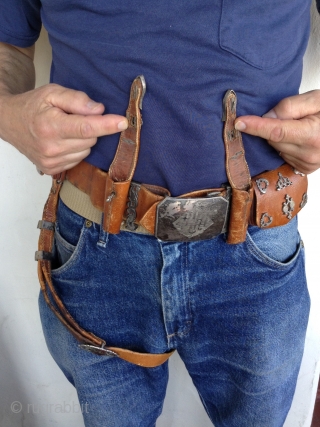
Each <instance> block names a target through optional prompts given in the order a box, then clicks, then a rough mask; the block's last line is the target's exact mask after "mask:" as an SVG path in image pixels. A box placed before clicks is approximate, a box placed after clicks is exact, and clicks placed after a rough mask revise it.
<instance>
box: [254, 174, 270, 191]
mask: <svg viewBox="0 0 320 427" xmlns="http://www.w3.org/2000/svg"><path fill="white" fill-rule="evenodd" d="M256 184H257V187H258V189H259V191H260V193H261V194H266V192H267V188H268V185H269V181H268V180H267V179H265V178H260V179H256Z"/></svg>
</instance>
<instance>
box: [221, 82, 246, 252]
mask: <svg viewBox="0 0 320 427" xmlns="http://www.w3.org/2000/svg"><path fill="white" fill-rule="evenodd" d="M223 107H224V117H223V120H224V122H225V124H224V130H223V140H224V145H225V150H226V172H227V176H228V181H229V183H230V185H231V187H232V201H231V210H230V218H229V228H228V238H227V242H228V243H231V244H237V243H241V242H244V241H245V239H246V232H247V227H248V221H249V217H250V209H251V205H252V200H253V189H252V185H251V176H250V172H249V167H248V164H247V162H246V159H245V154H244V147H243V143H242V137H241V133H240V132H239V131H238V130H236V129H235V127H234V121H235V119H236V107H237V96H236V94H235V92H234V91H233V90H228V91H227V92H226V94H225V96H224V99H223Z"/></svg>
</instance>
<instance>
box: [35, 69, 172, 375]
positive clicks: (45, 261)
mask: <svg viewBox="0 0 320 427" xmlns="http://www.w3.org/2000/svg"><path fill="white" fill-rule="evenodd" d="M144 92H145V83H144V78H143V76H139V77H137V78H136V79H135V80H134V82H133V84H132V87H131V92H130V101H129V107H128V110H127V118H128V121H129V127H128V129H127V130H126V131H123V132H122V133H121V136H120V143H119V147H118V150H117V154H116V156H115V159H114V161H113V163H112V165H111V167H110V171H109V174H107V184H106V200H108V198H110V197H111V195H112V194H114V196H113V197H111V200H110V201H112V203H109V202H108V201H107V202H106V204H105V210H104V213H105V215H106V216H107V219H106V222H105V224H106V227H107V229H109V230H110V232H112V231H111V230H115V231H117V226H118V224H117V221H115V219H114V218H115V217H116V215H117V211H118V210H119V209H120V210H121V209H125V206H126V202H127V194H126V191H127V188H128V189H129V186H130V181H131V179H132V176H133V173H134V170H135V166H136V162H137V158H138V152H139V145H140V129H141V125H142V118H141V114H140V109H141V106H142V99H143V95H144ZM64 178H65V173H63V174H60V175H57V176H54V177H53V182H52V187H51V191H50V194H49V197H48V200H47V202H46V204H45V207H44V211H43V216H42V221H40V222H39V225H38V227H39V228H40V229H41V232H40V237H39V250H38V251H37V252H36V260H37V261H38V276H39V281H40V286H41V290H42V292H43V295H44V298H45V301H46V303H47V304H48V305H49V307H50V308H51V310H52V311H53V312H54V314H55V315H56V316H57V317H58V319H59V320H60V321H61V322H62V323H63V324H64V326H65V327H66V328H67V329H68V330H69V332H70V333H71V334H72V335H73V336H74V337H75V338H76V339H77V340H78V341H79V343H80V347H82V348H83V349H84V350H88V351H90V352H92V353H95V354H98V355H104V356H109V357H119V358H120V359H123V360H125V361H127V362H130V363H133V364H135V365H139V366H143V367H148V368H150V367H156V366H159V365H161V364H162V363H164V362H165V361H166V360H168V358H169V357H170V356H171V355H172V354H173V352H174V351H171V352H168V353H163V354H149V353H139V352H135V351H131V350H126V349H122V348H117V347H108V346H107V344H106V341H105V340H103V339H102V338H99V337H97V336H96V335H94V334H93V333H92V332H88V331H86V330H85V329H83V328H81V327H80V325H79V324H78V323H77V322H76V321H75V319H74V318H73V317H72V316H71V314H70V313H69V312H68V310H67V309H66V307H65V305H64V303H63V301H62V300H61V298H60V297H59V295H58V294H57V292H56V290H55V288H54V285H53V283H52V278H51V259H52V251H53V244H54V224H55V221H56V212H57V205H58V200H59V191H60V189H61V185H62V182H63V180H64ZM123 205H124V206H123ZM120 218H122V215H120ZM120 223H121V221H120ZM119 226H120V224H119Z"/></svg>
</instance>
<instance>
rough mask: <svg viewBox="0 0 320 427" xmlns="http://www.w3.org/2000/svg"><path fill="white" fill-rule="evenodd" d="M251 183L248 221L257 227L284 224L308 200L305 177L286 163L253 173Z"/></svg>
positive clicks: (306, 179)
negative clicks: (250, 205) (250, 204)
mask: <svg viewBox="0 0 320 427" xmlns="http://www.w3.org/2000/svg"><path fill="white" fill-rule="evenodd" d="M252 186H253V189H254V199H253V203H252V208H251V215H250V219H249V224H251V225H256V226H258V227H260V228H270V227H277V226H280V225H285V224H287V223H288V222H289V221H290V220H291V219H292V218H293V217H295V216H296V215H297V214H298V212H300V210H301V209H302V208H303V207H304V206H305V205H306V203H307V199H308V197H307V189H308V178H307V176H306V175H305V174H302V173H301V172H299V171H297V170H296V169H294V168H293V167H292V166H290V165H288V164H287V163H285V164H283V165H282V166H280V167H279V168H277V169H275V170H272V171H266V172H263V173H261V174H259V175H257V176H254V177H253V178H252Z"/></svg>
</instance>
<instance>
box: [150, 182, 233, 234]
mask: <svg viewBox="0 0 320 427" xmlns="http://www.w3.org/2000/svg"><path fill="white" fill-rule="evenodd" d="M230 191H231V190H230V189H228V191H227V195H226V197H223V196H222V195H221V193H214V194H213V195H212V194H208V197H203V198H195V199H183V198H177V197H166V198H165V199H164V200H163V201H162V202H160V203H159V205H158V208H157V218H156V228H155V236H156V237H157V238H158V239H160V240H162V241H165V242H193V241H197V240H206V239H212V238H214V237H216V236H218V235H219V234H221V233H225V232H226V231H227V225H228V224H227V223H228V213H229V199H230Z"/></svg>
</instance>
